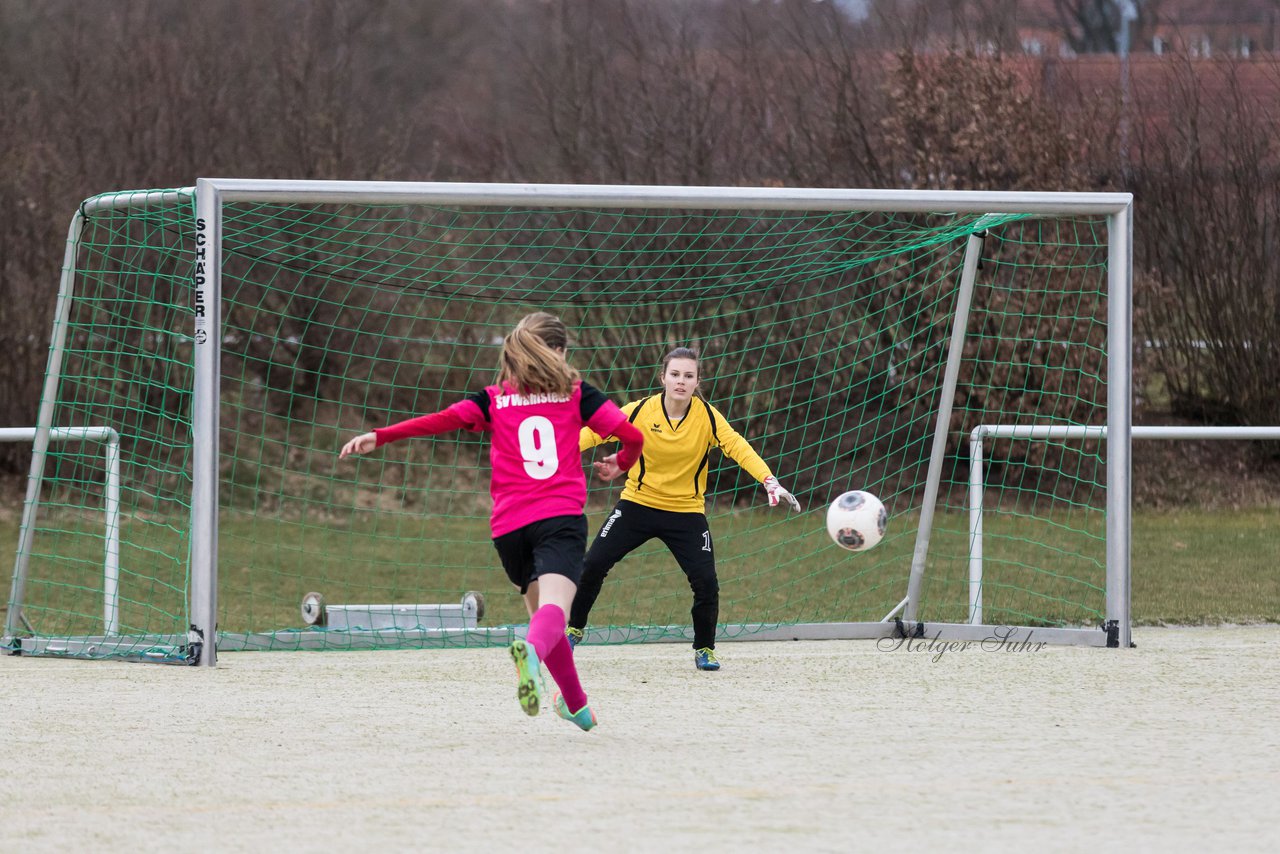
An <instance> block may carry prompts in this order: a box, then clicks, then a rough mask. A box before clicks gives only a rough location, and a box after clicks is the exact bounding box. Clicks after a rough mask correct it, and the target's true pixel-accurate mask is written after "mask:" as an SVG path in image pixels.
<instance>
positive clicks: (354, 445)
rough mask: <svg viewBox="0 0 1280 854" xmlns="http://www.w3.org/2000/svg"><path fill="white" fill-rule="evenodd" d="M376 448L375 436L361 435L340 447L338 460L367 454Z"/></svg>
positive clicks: (371, 434)
mask: <svg viewBox="0 0 1280 854" xmlns="http://www.w3.org/2000/svg"><path fill="white" fill-rule="evenodd" d="M376 447H378V437H377V436H376V435H375V434H373V433H361V434H360V435H359V436H356V437H355V438H354V439H352V440H351V441H349V442H347V444H345V445H343V446H342V450H341V451H339V452H338V459H345V458H347V457H349V456H351V455H352V454H367V453H369V452H370V451H372V450H373V449H374V448H376Z"/></svg>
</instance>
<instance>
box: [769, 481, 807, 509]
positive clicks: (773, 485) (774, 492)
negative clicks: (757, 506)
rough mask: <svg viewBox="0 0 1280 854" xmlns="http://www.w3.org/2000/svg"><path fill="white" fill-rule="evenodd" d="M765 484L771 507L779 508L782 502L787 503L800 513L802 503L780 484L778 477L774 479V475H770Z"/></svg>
mask: <svg viewBox="0 0 1280 854" xmlns="http://www.w3.org/2000/svg"><path fill="white" fill-rule="evenodd" d="M763 483H764V491H765V492H767V493H769V506H770V507H777V506H778V504H780V503H782V502H786V503H787V504H790V505H791V509H792V510H794V511H796V512H797V513H799V512H800V501H799V500H798V499H797V498H796V497H795V496H794V495H792V494H791V493H790V492H788V491H787V490H786V489H784V488H783V486H782V484H780V483H778V479H777V478H776V477H774V476H773V475H769V476H768V477H766V478H765V479H764V481H763Z"/></svg>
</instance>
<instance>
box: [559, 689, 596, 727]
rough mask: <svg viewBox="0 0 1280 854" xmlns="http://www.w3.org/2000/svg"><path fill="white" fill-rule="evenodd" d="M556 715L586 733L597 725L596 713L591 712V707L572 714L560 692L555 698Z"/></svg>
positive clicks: (584, 707)
mask: <svg viewBox="0 0 1280 854" xmlns="http://www.w3.org/2000/svg"><path fill="white" fill-rule="evenodd" d="M555 707H556V714H557V715H559V716H560V717H562V718H564V719H565V720H566V721H569V723H571V724H573V725H574V726H576V727H577V728H578V729H580V730H582V731H583V732H586V731H587V730H589V729H591V728H592V727H594V726H595V725H596V713H595V712H593V711H591V707H590V706H583V707H582V708H581V709H578V711H576V712H570V711H569V707H568V706H567V705H566V704H565V702H564V697H561V696H560V692H559V691H557V692H556V698H555Z"/></svg>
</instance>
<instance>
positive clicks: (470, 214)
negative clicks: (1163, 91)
mask: <svg viewBox="0 0 1280 854" xmlns="http://www.w3.org/2000/svg"><path fill="white" fill-rule="evenodd" d="M1131 201H1132V200H1131V197H1130V196H1129V195H1127V194H1078V193H1074V194H1073V193H987V192H926V191H861V190H817V189H809V190H797V189H775V188H767V189H753V188H709V187H640V186H568V185H502V184H440V183H422V184H417V183H367V182H309V181H258V180H253V181H250V180H225V179H210V180H203V179H202V180H200V181H199V182H198V183H197V185H196V186H195V187H191V188H184V189H175V190H155V191H141V192H121V193H111V194H107V195H102V196H97V197H94V198H91V199H89V200H87V201H85V202H84V203H83V204H82V205H81V206H80V207H79V209H78V210H77V212H76V214H75V216H74V218H73V221H72V225H71V229H70V233H69V236H68V243H67V251H66V260H65V264H64V268H63V272H62V280H61V288H60V292H59V296H58V300H57V312H56V317H55V319H54V324H53V335H52V339H51V347H50V355H49V362H48V370H47V375H46V383H45V390H44V395H43V398H42V401H41V404H40V409H39V412H38V414H37V426H36V430H35V433H34V441H33V449H34V453H33V459H32V467H31V475H30V478H29V479H28V493H27V498H26V502H25V505H24V512H23V518H22V527H21V529H20V534H19V543H18V550H17V556H16V560H15V563H14V572H13V580H12V586H11V593H10V597H9V606H8V610H7V613H6V617H5V627H4V636H3V646H4V648H5V649H7V650H9V651H11V652H20V653H22V654H33V655H41V654H43V655H65V656H79V657H123V658H132V659H142V660H158V661H173V662H183V663H193V664H194V663H199V664H205V665H212V664H214V663H215V661H216V656H217V653H218V652H219V651H227V650H241V649H352V648H359V649H369V648H404V647H440V646H464V645H497V644H506V643H508V642H510V640H511V639H512V638H513V637H515V636H516V635H517V634H518V633H519V632H521V631H522V630H523V622H524V621H525V619H526V617H525V612H524V608H523V604H522V603H521V601H520V599H519V597H518V596H517V595H516V594H515V593H514V591H512V590H510V587H509V584H508V583H507V581H506V578H505V575H504V573H503V572H502V570H501V569H500V567H499V564H498V561H497V559H496V557H495V554H494V552H493V549H492V547H491V545H490V543H489V539H488V527H487V513H488V491H487V485H488V472H487V456H486V452H485V445H484V443H483V439H482V438H481V437H477V436H474V435H470V434H467V435H461V434H458V435H447V436H442V437H437V438H435V439H431V440H418V441H412V442H404V443H398V444H395V445H391V446H388V447H386V448H384V449H382V450H381V451H380V452H379V453H378V454H376V455H372V456H369V457H362V458H359V459H349V460H344V461H339V460H338V456H337V451H338V449H339V447H340V446H341V444H342V443H343V441H345V439H347V438H349V437H350V436H352V435H355V434H357V433H360V432H364V431H366V430H368V429H371V428H373V427H376V426H381V425H384V424H387V423H391V422H394V421H397V420H400V419H403V418H406V417H410V416H412V415H416V414H421V413H424V412H429V411H434V410H437V409H440V408H442V407H444V406H446V405H448V404H449V403H451V402H453V401H455V400H457V399H458V398H459V397H460V396H462V395H464V394H467V393H470V392H471V391H474V390H476V389H478V388H480V387H482V386H484V385H486V384H489V383H491V382H492V381H493V380H494V378H495V375H496V364H497V357H498V352H499V349H500V346H501V340H502V335H503V334H504V333H505V332H506V331H507V330H508V329H509V328H510V327H511V326H512V325H513V324H514V322H515V321H516V320H517V319H518V318H519V317H521V316H522V315H524V314H527V313H528V312H530V311H535V310H546V311H551V312H554V313H556V314H559V315H560V316H561V317H563V318H564V320H565V321H566V322H567V324H568V325H569V327H570V328H571V330H573V333H574V335H575V341H574V344H573V347H572V350H571V353H570V360H571V362H572V363H573V364H574V365H575V366H576V367H577V368H578V369H579V370H580V371H581V372H582V374H583V375H584V377H585V378H586V379H587V380H588V381H590V382H591V383H592V384H594V385H596V386H597V387H599V388H601V389H603V390H604V391H605V392H606V393H608V394H609V395H610V396H612V397H613V398H614V399H615V400H616V401H618V402H619V403H623V402H626V401H628V400H634V399H637V398H640V397H643V396H647V395H649V394H652V393H654V392H655V390H656V388H657V366H658V363H659V362H660V360H661V358H662V357H663V355H664V354H665V353H666V352H667V351H668V350H669V349H671V348H673V347H676V346H693V347H696V348H697V349H698V350H699V351H700V353H701V356H702V371H703V379H702V389H701V390H702V392H703V393H704V394H705V396H706V397H707V398H708V399H709V400H710V401H711V402H712V403H714V404H715V405H716V406H717V407H718V408H719V409H721V410H722V411H723V412H724V413H725V414H726V416H727V418H728V419H729V420H730V422H731V423H732V424H734V425H735V426H736V428H737V429H738V430H739V432H740V433H742V435H743V436H744V437H746V438H747V440H748V441H749V442H751V443H752V445H753V446H754V447H755V449H756V450H757V451H758V452H759V453H760V454H761V456H762V457H763V458H764V459H765V460H766V461H767V462H768V463H769V465H770V466H771V467H772V468H773V470H774V471H775V472H776V473H777V474H778V475H779V477H780V478H781V479H782V481H783V483H784V484H785V485H787V486H788V488H790V489H791V490H792V491H793V492H795V493H796V494H797V495H798V496H799V498H800V500H801V501H802V502H803V503H804V512H802V513H799V514H796V513H788V512H783V511H782V510H779V509H778V508H769V507H768V506H766V502H765V500H764V494H763V491H762V490H761V489H760V488H759V486H758V485H756V484H755V483H754V482H753V481H752V480H751V478H749V477H748V476H747V475H745V473H743V472H742V471H741V470H739V469H738V468H737V466H736V465H734V464H733V463H732V462H731V461H727V460H725V461H721V460H720V459H719V457H718V455H715V454H713V455H712V457H711V463H710V464H711V470H710V479H709V488H708V493H709V495H710V496H711V498H710V501H709V503H708V516H709V518H710V523H711V529H712V533H713V536H714V537H715V545H716V556H717V560H718V564H719V574H720V584H721V612H720V613H721V621H722V622H721V625H720V628H719V633H720V637H722V638H723V639H726V640H729V639H735V638H742V639H767V638H846V637H852V638H880V637H892V636H908V637H929V638H934V637H942V638H945V639H971V640H983V639H986V638H990V637H993V636H999V637H1001V638H1002V639H1004V640H1008V641H1011V642H1013V641H1018V640H1021V639H1025V638H1030V637H1034V639H1035V640H1038V641H1048V642H1058V643H1075V644H1083V645H1094V646H1127V645H1128V644H1129V632H1130V620H1129V501H1130V485H1129V468H1130V458H1129V435H1130V404H1129V401H1130V396H1131V395H1130V360H1129V353H1130V337H1131V332H1130V327H1131V316H1130V315H1131V296H1130V294H1131V278H1132V273H1131V261H1130V247H1131V230H1132V208H1131ZM992 424H998V425H1006V426H1008V427H1010V428H1018V427H1025V428H1043V427H1058V428H1100V427H1105V428H1106V430H1105V431H1101V432H1099V431H1097V430H1094V431H1093V432H1089V430H1084V431H1083V432H1078V431H1077V432H1072V433H1071V435H1072V437H1073V438H1072V439H1071V440H1070V441H1060V440H1057V439H1055V438H1053V436H1055V435H1056V434H1053V433H1047V434H1046V435H1047V436H1049V437H1050V438H1046V439H1044V440H1041V441H1035V442H1020V443H1014V444H1012V445H1007V446H1005V445H1002V446H999V447H1000V448H1004V447H1009V448H1012V450H1008V451H999V450H991V453H989V454H987V456H986V458H985V459H984V460H982V463H983V467H982V470H981V471H982V478H983V483H984V484H985V486H986V488H987V491H986V498H985V502H984V506H983V508H982V512H983V517H982V518H983V527H982V537H983V540H982V543H981V544H980V545H979V544H976V543H975V538H974V536H973V533H972V531H971V526H970V522H969V507H968V502H969V498H968V496H969V494H970V491H971V484H970V472H971V469H972V466H971V461H970V448H969V438H970V434H971V432H972V431H973V430H974V429H975V428H977V427H979V426H981V425H992ZM88 427H93V428H94V429H109V430H111V431H113V434H112V435H114V436H116V437H118V439H117V440H115V443H114V444H113V446H112V447H113V453H115V454H116V456H117V458H118V459H117V460H116V465H117V467H118V470H117V473H116V474H115V475H113V477H114V478H117V479H116V480H114V481H112V482H110V483H109V482H108V480H109V479H108V478H107V477H106V476H105V474H104V470H103V466H102V465H101V462H100V460H98V459H93V458H90V457H89V456H88V455H89V454H91V453H92V449H86V448H85V447H83V443H74V442H73V443H67V442H57V441H50V440H51V438H56V437H58V436H62V435H67V434H66V433H65V432H60V431H67V430H75V429H78V428H88ZM1081 436H1083V437H1084V438H1080V437H1081ZM603 452H604V453H607V449H605V450H603ZM590 458H591V455H590V454H588V455H586V457H585V458H584V465H586V464H588V463H589V461H590ZM850 489H865V490H869V491H871V492H874V493H875V494H877V495H878V496H880V498H881V499H882V500H883V501H884V503H885V506H886V507H887V508H888V511H889V528H888V533H887V535H886V537H885V539H884V540H883V541H882V542H881V543H880V544H879V545H878V546H876V547H875V548H874V549H871V550H869V551H867V552H863V553H856V554H855V553H850V552H847V551H844V550H842V549H841V548H839V547H838V546H836V545H835V544H833V543H832V542H831V540H830V539H829V538H828V537H827V534H826V531H825V525H824V515H825V510H826V506H827V504H828V503H829V501H830V500H831V499H833V498H834V497H835V496H837V495H839V494H840V493H842V492H844V491H847V490H850ZM616 496H617V487H616V485H604V484H598V483H593V484H592V487H591V489H590V494H589V499H588V501H589V506H588V512H589V513H590V514H592V524H593V525H595V526H598V524H599V523H600V521H601V520H602V519H603V516H604V513H605V511H607V509H608V508H609V507H611V506H612V503H613V501H614V500H615V499H616ZM108 501H110V502H113V503H112V505H111V506H112V511H111V512H112V514H113V518H115V519H116V520H117V521H116V523H115V529H114V536H115V537H116V539H115V541H114V542H113V543H112V545H111V548H110V549H105V548H104V545H105V544H104V539H103V537H104V533H103V529H102V528H103V526H102V522H101V520H102V518H103V517H102V513H103V508H104V506H106V503H107V502H108ZM975 546H977V547H978V548H980V549H981V558H982V566H983V570H982V591H983V598H982V610H981V613H982V616H983V619H982V621H980V622H974V621H973V614H974V610H973V607H972V605H971V601H970V593H971V588H972V585H971V581H970V573H969V568H970V565H971V558H972V556H973V552H974V549H975ZM112 551H114V554H115V563H114V565H111V566H108V565H104V559H103V554H104V553H109V552H112ZM104 592H106V593H107V594H108V599H109V601H110V602H111V603H112V610H111V612H110V617H111V619H110V620H108V621H106V622H105V623H104V620H103V613H104V611H103V609H104V605H103V603H104V601H105V600H104ZM689 605H690V595H689V591H688V587H687V582H686V581H685V579H684V576H683V574H682V573H680V571H679V570H678V569H677V568H676V566H675V564H674V562H673V561H672V559H671V558H670V556H669V555H668V554H667V553H666V551H665V550H664V549H662V548H661V547H660V546H653V547H651V548H650V547H646V548H644V549H642V550H641V551H640V552H638V553H636V554H635V555H633V556H632V557H630V558H628V559H627V560H626V561H624V562H623V563H622V564H620V565H618V566H617V567H616V568H615V569H614V570H613V572H612V573H611V575H610V578H609V581H608V582H607V583H606V585H605V588H604V591H603V594H602V596H601V598H600V600H599V601H598V603H597V605H596V607H595V610H594V611H593V613H592V617H593V620H595V625H594V626H592V627H591V629H590V631H589V633H588V638H587V642H588V643H592V642H633V641H636V642H639V641H684V640H688V639H689V638H690V637H691V629H690V626H689V622H690V621H689ZM326 613H328V614H330V615H332V616H334V617H335V619H334V620H333V621H329V620H326V619H325V615H326ZM338 617H340V619H337V618H338ZM215 641H216V642H215Z"/></svg>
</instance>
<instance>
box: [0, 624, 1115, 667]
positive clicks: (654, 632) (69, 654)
mask: <svg viewBox="0 0 1280 854" xmlns="http://www.w3.org/2000/svg"><path fill="white" fill-rule="evenodd" d="M908 626H910V628H908ZM526 628H527V627H526V626H524V625H513V626H494V627H491V628H474V629H416V630H409V629H402V630H391V631H388V630H373V631H364V630H350V631H346V630H338V631H335V630H330V629H302V630H294V629H291V630H288V631H279V632H260V633H248V634H241V633H228V634H223V635H219V637H218V651H219V652H244V651H269V650H280V651H283V650H313V651H320V650H374V649H404V648H412V649H445V648H461V647H497V646H505V645H506V644H508V643H511V642H512V641H513V640H516V639H517V638H520V637H523V636H524V633H525V630H526ZM881 638H888V639H896V640H900V641H902V642H903V643H904V644H905V643H907V642H908V641H910V642H912V643H917V642H918V643H925V644H927V643H928V642H930V641H935V642H950V641H956V642H969V643H972V644H975V645H977V646H979V647H981V648H983V649H991V650H997V649H1023V650H1031V649H1039V648H1040V647H1039V646H1038V645H1040V644H1043V645H1053V646H1061V645H1067V646H1097V647H1105V646H1108V642H1107V641H1108V634H1107V632H1106V631H1104V630H1103V629H1101V628H1062V627H1036V626H994V625H991V626H988V625H970V624H968V623H914V624H904V623H901V622H897V621H895V622H874V623H870V622H868V623H796V624H791V625H774V624H763V623H742V624H730V625H723V626H720V627H719V628H718V629H717V631H716V640H717V641H788V640H789V641H798V640H877V639H881ZM692 641H693V629H692V627H690V626H605V627H601V628H590V629H588V630H587V631H586V635H585V638H584V642H585V643H588V644H600V645H608V644H626V643H692ZM0 649H4V650H6V651H8V652H9V653H10V654H11V655H40V656H50V657H61V658H115V659H120V660H125V661H149V662H158V663H167V664H192V663H195V661H194V658H193V650H192V647H191V646H190V645H188V643H187V641H186V637H185V636H179V635H120V636H110V635H99V636H87V635H86V636H77V637H5V638H3V639H0ZM196 657H198V656H196Z"/></svg>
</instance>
